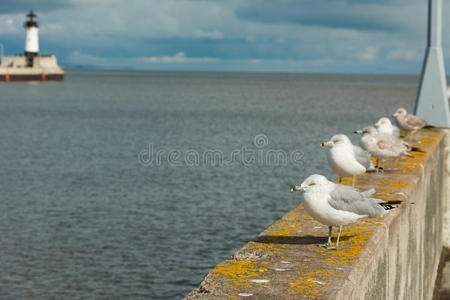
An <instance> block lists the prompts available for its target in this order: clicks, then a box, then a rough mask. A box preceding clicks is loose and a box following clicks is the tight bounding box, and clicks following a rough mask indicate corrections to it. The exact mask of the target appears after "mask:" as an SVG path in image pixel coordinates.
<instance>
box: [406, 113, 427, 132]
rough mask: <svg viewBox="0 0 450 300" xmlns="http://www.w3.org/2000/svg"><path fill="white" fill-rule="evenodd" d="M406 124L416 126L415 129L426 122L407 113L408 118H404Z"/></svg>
mask: <svg viewBox="0 0 450 300" xmlns="http://www.w3.org/2000/svg"><path fill="white" fill-rule="evenodd" d="M406 124H408V126H411V127H416V128H417V129H420V128H422V127H424V126H426V125H427V122H425V121H424V120H422V119H420V118H418V117H416V116H413V115H408V118H407V119H406Z"/></svg>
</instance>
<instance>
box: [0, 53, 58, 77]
mask: <svg viewBox="0 0 450 300" xmlns="http://www.w3.org/2000/svg"><path fill="white" fill-rule="evenodd" d="M63 79H64V70H63V69H62V68H61V67H60V66H59V65H58V63H57V61H56V56H55V55H38V56H35V57H34V63H33V66H31V67H29V66H28V65H27V57H26V56H3V59H2V64H1V65H0V81H13V80H63Z"/></svg>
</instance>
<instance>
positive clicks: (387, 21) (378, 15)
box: [236, 0, 399, 31]
mask: <svg viewBox="0 0 450 300" xmlns="http://www.w3.org/2000/svg"><path fill="white" fill-rule="evenodd" d="M381 2H388V1H381ZM390 2H392V1H390ZM391 4H392V6H396V7H398V6H397V5H394V3H391ZM236 15H237V17H238V18H240V19H244V20H249V21H256V22H261V23H292V24H298V25H308V26H318V27H330V28H343V29H357V30H368V31H375V30H383V31H388V30H393V29H397V28H398V27H399V24H398V23H396V22H395V20H392V19H391V18H389V6H386V5H383V6H380V1H372V0H366V1H345V0H320V1H316V0H303V1H293V0H286V1H281V2H279V1H269V0H258V1H252V2H248V3H246V4H245V5H242V6H240V7H238V8H237V9H236Z"/></svg>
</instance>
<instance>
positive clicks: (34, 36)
mask: <svg viewBox="0 0 450 300" xmlns="http://www.w3.org/2000/svg"><path fill="white" fill-rule="evenodd" d="M24 27H25V30H26V38H25V56H26V57H27V66H28V67H32V66H33V61H34V57H35V56H36V55H38V52H39V26H38V23H37V16H36V14H35V13H33V11H30V13H29V14H28V15H27V17H26V21H25V24H24Z"/></svg>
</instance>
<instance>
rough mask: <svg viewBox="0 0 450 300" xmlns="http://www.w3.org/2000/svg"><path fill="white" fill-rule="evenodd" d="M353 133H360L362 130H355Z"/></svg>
mask: <svg viewBox="0 0 450 300" xmlns="http://www.w3.org/2000/svg"><path fill="white" fill-rule="evenodd" d="M353 133H356V134H362V133H363V132H362V130H355V131H354V132H353Z"/></svg>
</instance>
